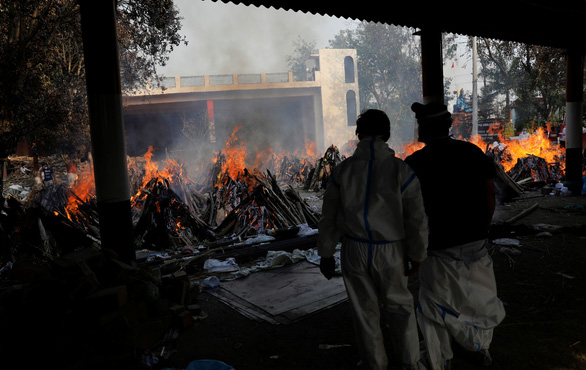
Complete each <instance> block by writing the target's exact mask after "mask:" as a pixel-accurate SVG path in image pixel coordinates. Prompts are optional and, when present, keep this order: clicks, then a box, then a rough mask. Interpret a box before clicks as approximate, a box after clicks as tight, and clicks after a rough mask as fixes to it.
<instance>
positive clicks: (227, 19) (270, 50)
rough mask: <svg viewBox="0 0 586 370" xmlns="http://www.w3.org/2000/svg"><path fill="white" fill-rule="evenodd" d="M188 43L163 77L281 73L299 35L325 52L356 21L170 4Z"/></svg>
mask: <svg viewBox="0 0 586 370" xmlns="http://www.w3.org/2000/svg"><path fill="white" fill-rule="evenodd" d="M175 3H176V6H177V7H178V9H179V14H180V16H181V17H183V18H184V19H183V20H182V24H183V28H182V30H181V33H182V34H184V35H185V36H186V37H187V40H188V42H189V44H188V45H187V46H185V45H181V46H179V47H177V48H176V50H175V51H174V52H173V53H172V54H171V56H170V60H169V63H168V64H167V66H166V67H163V68H161V69H160V70H159V72H160V73H162V74H164V75H166V76H176V75H182V76H190V75H205V74H208V75H212V74H232V73H238V74H240V73H261V72H286V71H287V70H288V68H287V63H286V56H287V55H289V54H292V53H293V48H294V46H293V42H294V41H295V40H297V38H298V37H301V39H303V40H306V41H309V42H311V41H315V42H316V47H318V48H325V47H327V46H328V41H329V40H330V39H332V38H333V36H334V35H335V34H337V33H338V32H339V31H340V30H342V29H348V28H353V27H355V25H356V22H355V21H350V20H345V19H341V18H334V17H323V16H314V15H311V14H304V13H300V12H291V11H285V10H282V9H279V10H277V9H274V8H270V9H267V8H264V7H254V6H248V7H247V6H244V5H235V4H231V3H230V4H225V3H222V2H212V1H192V0H175Z"/></svg>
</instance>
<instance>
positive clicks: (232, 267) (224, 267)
mask: <svg viewBox="0 0 586 370" xmlns="http://www.w3.org/2000/svg"><path fill="white" fill-rule="evenodd" d="M203 268H204V270H208V271H209V272H232V271H238V270H240V267H238V264H237V263H236V260H235V259H234V258H233V257H230V258H226V260H225V261H223V262H222V261H220V260H217V259H213V258H210V259H207V260H206V261H205V262H204V264H203Z"/></svg>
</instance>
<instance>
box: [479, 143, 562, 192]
mask: <svg viewBox="0 0 586 370" xmlns="http://www.w3.org/2000/svg"><path fill="white" fill-rule="evenodd" d="M486 154H487V155H488V156H489V157H491V158H493V159H494V161H495V163H496V165H497V166H499V167H500V168H501V169H503V165H502V163H504V162H511V161H512V160H513V159H512V156H511V154H510V153H509V152H508V150H507V148H506V147H504V146H498V145H493V146H487V148H486ZM561 163H563V158H560V160H556V161H555V162H554V163H548V162H547V161H546V160H545V159H544V158H541V157H538V156H536V155H533V154H528V155H527V156H526V157H523V158H519V159H517V163H516V164H515V166H514V167H513V168H511V169H510V170H509V171H506V174H507V175H508V176H509V177H510V178H511V180H512V181H514V182H517V183H521V184H523V185H525V186H529V185H533V186H536V185H548V184H555V183H556V182H559V181H560V180H561V179H562V177H563V176H564V170H563V168H562V165H561ZM503 171H504V170H503Z"/></svg>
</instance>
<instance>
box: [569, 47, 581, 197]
mask: <svg viewBox="0 0 586 370" xmlns="http://www.w3.org/2000/svg"><path fill="white" fill-rule="evenodd" d="M566 79H567V89H566V186H567V187H568V189H569V190H570V191H571V192H572V194H574V195H579V194H580V192H581V190H582V120H583V118H582V117H583V109H584V93H583V90H582V89H583V81H584V50H580V49H574V50H568V52H567V55H566Z"/></svg>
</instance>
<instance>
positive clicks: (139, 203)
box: [134, 177, 214, 250]
mask: <svg viewBox="0 0 586 370" xmlns="http://www.w3.org/2000/svg"><path fill="white" fill-rule="evenodd" d="M134 208H135V209H136V210H137V212H139V213H140V216H139V218H138V221H137V222H136V226H135V228H134V235H135V247H137V248H151V249H159V250H160V249H166V248H175V249H176V248H180V247H182V246H185V245H192V243H201V242H203V241H205V240H212V239H213V238H214V234H213V232H212V231H211V229H210V228H209V227H208V225H207V224H206V223H205V222H204V221H203V220H202V219H200V218H199V216H198V215H197V214H195V213H193V211H192V210H190V208H189V207H188V206H187V205H186V204H185V203H183V202H182V201H181V199H180V198H179V196H178V195H177V194H176V193H175V192H174V191H173V190H172V189H171V188H170V186H169V182H168V181H167V180H166V179H161V178H158V177H154V178H152V179H151V180H150V181H149V182H148V183H147V185H146V186H145V187H144V188H143V189H141V191H140V193H139V195H138V197H137V199H135V200H134Z"/></svg>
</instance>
